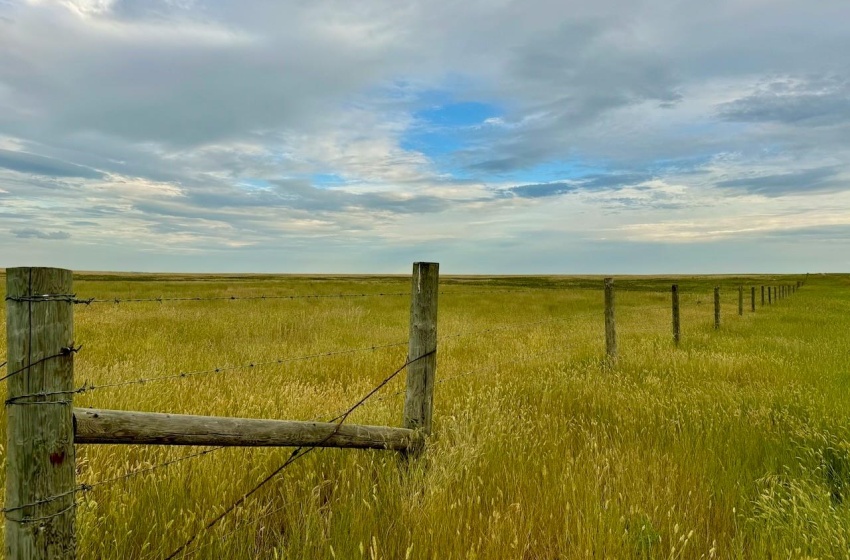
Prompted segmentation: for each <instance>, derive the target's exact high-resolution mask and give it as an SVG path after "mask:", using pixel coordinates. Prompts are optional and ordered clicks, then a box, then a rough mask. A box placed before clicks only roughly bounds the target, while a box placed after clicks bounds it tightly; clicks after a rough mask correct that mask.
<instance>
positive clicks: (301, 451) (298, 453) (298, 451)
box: [165, 350, 436, 560]
mask: <svg viewBox="0 0 850 560" xmlns="http://www.w3.org/2000/svg"><path fill="white" fill-rule="evenodd" d="M435 352H436V350H432V351H430V352H426V353H424V354H422V355H420V356H418V357H416V358H414V359H412V360H411V359H407V360H405V362H404V363H403V364H402V365H401V367H399V368H398V369H396V370H395V371H394V372H393V373H391V374H390V375H388V376H387V377H386V378H385V379H384V380H383V381H381V382H380V383H379V384H378V385H376V386H375V387H374V388H373V389H372V390H371V391H369V392H368V393H367V394H366V395H364V396H363V397H362V398H361V399H360V400H359V401H357V402H356V403H355V404H354V405H352V406H351V407H350V408H349V409H348V410H346V411H345V412H344V413H343V414H341V415H339V416H337V417H335V418H333V419H331V420H330V422H336V426H335V427H334V429H333V431H332V432H331V433H329V434H328V435H327V436H326V437H325V438H324V439H323V440H322V441H320V442H319V443H318V444H316V445H315V446H310V447H307V448H306V450H305V446H303V445H302V446H299V447H297V448H295V449H294V450H293V451H292V453H291V454H290V455H289V457H288V458H287V459H286V461H284V462H283V463H282V464H281V465H280V466H279V467H278V468H276V469H275V470H274V471H272V472H271V473H270V474H269V475H267V476H266V477H265V478H264V479H263V480H261V481H260V482H259V483H258V484H257V485H256V486H254V487H253V488H251V489H250V490H249V491H248V492H246V493H244V494H243V495H242V496H240V497H239V498H238V499H237V500H236V501H234V502H233V503H231V504H230V505H229V506H228V507H227V508H225V509H224V511H222V512H221V513H220V514H218V515H217V516H215V517H214V518H213V519H211V520H210V521H209V522H208V523H207V524H206V525H205V526H204V527H203V528H202V529H201V531H199V532H197V533H195V534H194V535H192V536H191V537H190V538H189V539H188V540H187V541H186V542H185V543H183V544H182V545H180V546H179V547H177V548H176V549H175V550H174V552H172V553H171V554H169V555H168V556H166V557H165V560H173V559H174V558H176V557H177V555H178V554H180V553H181V552H183V551H184V550H186V548H187V547H189V546H191V544H192V543H193V542H195V540H196V539H197V538H198V536H199V535H200V534H201V533H202V532H206V531H208V530H210V529H212V528H213V527H214V526H215V525H216V524H218V523H219V522H220V521H221V520H222V519H224V518H225V517H226V516H227V515H228V514H230V513H231V512H232V511H233V510H235V509H236V508H237V507H239V505H241V504H242V503H243V502H245V500H247V499H248V498H250V497H251V496H252V495H253V494H254V493H256V492H257V491H259V490H260V488H262V487H263V486H265V485H266V484H267V483H268V482H269V481H271V480H272V479H274V478H275V477H276V476H277V475H278V474H280V473H281V472H283V471H284V470H285V469H286V468H287V467H288V466H289V465H291V464H292V463H294V462H295V461H297V460H298V459H300V458H301V457H303V456H305V455H307V454H308V453H310V452H312V451H314V450H315V449H317V448H318V447H321V446H322V445H323V444H324V443H326V442H328V441H329V440H330V439H331V438H332V437H333V436H335V435H336V434H337V433H338V432H339V429H340V428H341V427H342V425H343V423H345V421H346V420H347V419H348V417H349V416H350V415H351V414H352V413H353V412H354V411H355V410H357V409H358V408H359V407H360V406H362V405H363V404H364V403H365V402H366V401H367V400H369V399H370V398H371V397H372V396H373V395H375V394H376V393H377V392H378V391H380V390H381V389H382V388H383V387H385V386H386V385H387V384H388V383H389V382H390V381H392V380H393V379H394V378H395V377H396V376H397V375H398V374H399V373H401V372H402V371H404V370H405V369H406V368H407V367H408V366H409V365H411V364H413V363H415V362H418V361H419V360H422V359H424V358H426V357H428V356H430V355H432V354H434V353H435Z"/></svg>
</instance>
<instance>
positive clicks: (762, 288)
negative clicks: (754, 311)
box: [761, 285, 764, 307]
mask: <svg viewBox="0 0 850 560" xmlns="http://www.w3.org/2000/svg"><path fill="white" fill-rule="evenodd" d="M761 306H762V307H764V285H762V287H761Z"/></svg>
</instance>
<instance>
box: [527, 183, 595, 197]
mask: <svg viewBox="0 0 850 560" xmlns="http://www.w3.org/2000/svg"><path fill="white" fill-rule="evenodd" d="M576 190H578V186H577V185H575V184H573V183H538V184H534V185H520V186H518V187H512V188H511V189H510V192H512V193H513V194H515V195H517V196H521V197H523V198H541V197H546V196H556V195H559V194H565V193H570V192H575V191H576Z"/></svg>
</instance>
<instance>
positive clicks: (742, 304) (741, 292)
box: [738, 286, 744, 315]
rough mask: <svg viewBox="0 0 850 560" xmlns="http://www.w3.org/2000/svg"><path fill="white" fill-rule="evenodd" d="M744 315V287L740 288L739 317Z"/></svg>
mask: <svg viewBox="0 0 850 560" xmlns="http://www.w3.org/2000/svg"><path fill="white" fill-rule="evenodd" d="M743 314H744V287H743V286H738V315H743Z"/></svg>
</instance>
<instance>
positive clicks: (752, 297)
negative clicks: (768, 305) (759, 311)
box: [750, 286, 756, 313]
mask: <svg viewBox="0 0 850 560" xmlns="http://www.w3.org/2000/svg"><path fill="white" fill-rule="evenodd" d="M750 311H752V312H753V313H755V312H756V287H755V286H750Z"/></svg>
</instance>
